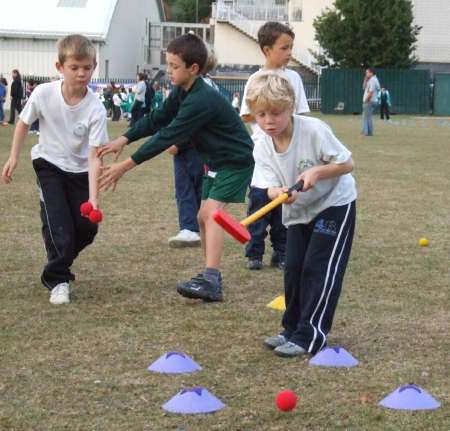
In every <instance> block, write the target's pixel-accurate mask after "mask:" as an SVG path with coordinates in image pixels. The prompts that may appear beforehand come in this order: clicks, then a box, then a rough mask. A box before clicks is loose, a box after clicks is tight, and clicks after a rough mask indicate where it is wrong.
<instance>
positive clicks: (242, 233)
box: [213, 181, 303, 244]
mask: <svg viewBox="0 0 450 431" xmlns="http://www.w3.org/2000/svg"><path fill="white" fill-rule="evenodd" d="M302 189H303V181H299V182H298V183H296V184H294V185H293V186H292V187H290V188H289V189H288V191H287V192H285V193H282V194H281V195H280V196H278V197H277V198H276V199H274V200H273V201H272V202H269V203H268V204H267V205H264V206H263V207H262V208H260V209H259V210H258V211H255V212H254V213H253V214H251V215H249V216H248V217H247V218H245V219H244V220H242V221H239V220H236V219H235V218H234V217H232V216H231V215H230V214H228V213H227V212H226V211H225V210H223V209H218V210H216V211H214V213H213V219H214V221H215V222H216V223H217V224H219V225H220V226H222V228H223V229H224V230H225V231H226V232H228V233H229V234H230V235H231V236H232V237H233V238H235V239H237V240H238V241H239V242H240V243H242V244H245V243H246V242H247V241H249V240H250V238H251V236H250V232H249V231H248V230H247V226H248V225H249V224H252V223H254V222H255V221H257V220H259V219H260V218H261V217H263V216H265V215H266V214H267V213H268V212H270V211H272V210H273V209H274V208H275V207H277V206H278V205H281V204H282V203H283V202H285V201H286V200H287V199H288V198H289V197H290V196H291V195H292V192H294V191H295V192H301V191H302Z"/></svg>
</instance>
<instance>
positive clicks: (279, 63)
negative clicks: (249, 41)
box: [263, 33, 294, 67]
mask: <svg viewBox="0 0 450 431" xmlns="http://www.w3.org/2000/svg"><path fill="white" fill-rule="evenodd" d="M293 46H294V39H292V37H291V36H289V35H288V34H286V33H283V34H281V35H280V36H279V37H278V39H277V40H276V41H275V43H274V44H273V45H272V46H265V47H264V48H263V52H264V55H265V56H266V62H267V63H269V64H270V65H271V66H272V67H285V66H287V65H288V63H289V61H290V60H291V55H292V47H293Z"/></svg>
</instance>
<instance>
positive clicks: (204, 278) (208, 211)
mask: <svg viewBox="0 0 450 431" xmlns="http://www.w3.org/2000/svg"><path fill="white" fill-rule="evenodd" d="M207 56H208V54H207V49H206V46H205V45H204V43H203V41H202V40H201V39H200V38H198V37H197V36H195V35H193V34H185V35H183V36H180V37H178V38H176V39H174V40H173V41H172V42H171V43H170V44H169V46H168V47H167V72H168V75H169V77H170V79H171V81H172V84H173V85H174V86H175V87H174V88H173V90H172V91H171V92H170V94H169V96H168V98H167V99H166V100H165V101H164V104H163V106H162V107H161V108H160V109H158V110H155V111H153V112H152V113H150V115H149V116H146V117H145V118H143V119H141V120H139V121H138V122H137V123H136V124H135V125H134V127H132V128H131V129H129V130H128V131H127V132H126V133H125V134H124V135H123V136H120V137H119V138H117V139H115V140H114V141H112V142H110V143H109V144H108V145H106V146H105V147H104V148H103V149H102V150H101V151H100V153H99V155H100V157H103V156H104V155H106V154H108V153H114V154H115V155H116V160H117V157H118V155H119V154H120V153H121V152H122V150H123V148H124V146H125V145H127V144H129V143H131V142H133V141H136V140H138V139H140V138H143V137H146V136H152V137H151V138H150V139H148V140H147V141H146V142H145V143H144V144H143V145H142V146H141V147H140V148H139V149H138V150H137V151H136V152H135V153H134V154H132V155H131V157H129V158H128V159H126V160H124V161H122V162H120V163H113V164H112V165H110V166H106V167H105V168H104V170H103V174H102V176H101V178H100V188H101V189H104V190H107V189H108V188H110V187H113V188H114V187H115V185H116V183H117V181H118V180H119V179H120V178H121V177H122V176H123V175H124V174H125V173H126V172H127V171H129V170H131V169H133V168H135V167H136V166H137V165H139V164H141V163H143V162H144V161H146V160H149V159H151V158H153V157H155V156H157V155H158V154H160V153H162V152H163V151H164V150H166V149H167V148H169V147H171V146H172V145H181V146H182V145H183V144H184V143H186V142H188V141H190V142H192V143H193V144H194V148H195V149H196V150H197V151H198V153H199V154H200V157H201V158H202V161H203V163H204V164H206V165H207V166H208V168H209V172H208V173H207V174H206V175H205V176H204V177H203V189H202V202H201V206H200V210H199V213H198V221H199V227H200V237H201V243H202V248H203V253H204V256H205V269H204V270H203V271H202V272H201V273H199V274H198V275H197V276H194V277H193V278H192V279H191V280H189V281H187V282H184V283H178V284H177V291H178V293H179V294H180V295H182V296H185V297H188V298H196V299H202V300H204V301H208V302H209V301H222V300H223V293H222V276H221V273H220V271H219V266H220V259H221V256H222V250H223V231H222V229H221V228H220V226H218V225H217V224H216V223H215V222H214V220H213V218H212V214H213V212H214V211H215V210H216V209H219V208H224V207H225V205H226V204H227V203H231V202H244V201H245V192H246V189H247V187H248V184H249V182H250V179H251V176H252V173H253V167H254V161H253V156H252V148H253V143H252V140H251V138H250V136H249V135H248V133H247V130H246V128H245V126H244V124H243V123H242V121H241V119H240V118H239V115H238V114H237V112H236V111H235V110H234V109H233V107H232V106H231V104H230V102H229V101H228V100H227V99H226V98H225V97H224V96H222V95H221V94H220V93H219V92H218V91H217V90H215V89H214V88H212V87H211V86H209V85H208V84H207V83H206V82H205V81H204V80H203V79H202V78H201V72H202V70H203V69H204V65H205V62H206V60H207Z"/></svg>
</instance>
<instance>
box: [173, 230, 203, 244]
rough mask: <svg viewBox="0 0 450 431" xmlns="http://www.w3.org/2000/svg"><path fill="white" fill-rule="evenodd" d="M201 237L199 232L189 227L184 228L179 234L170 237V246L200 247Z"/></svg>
mask: <svg viewBox="0 0 450 431" xmlns="http://www.w3.org/2000/svg"><path fill="white" fill-rule="evenodd" d="M200 242H201V239H200V235H199V234H198V233H197V232H192V231H190V230H188V229H182V230H180V232H178V234H177V235H175V236H173V237H171V238H169V246H170V247H175V248H178V247H198V246H199V245H200Z"/></svg>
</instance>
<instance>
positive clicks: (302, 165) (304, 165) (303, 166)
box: [297, 159, 314, 172]
mask: <svg viewBox="0 0 450 431" xmlns="http://www.w3.org/2000/svg"><path fill="white" fill-rule="evenodd" d="M313 166H314V162H313V161H312V160H310V159H301V160H300V161H299V162H298V166H297V168H298V171H299V172H303V171H306V170H307V169H309V168H311V167H313Z"/></svg>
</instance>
